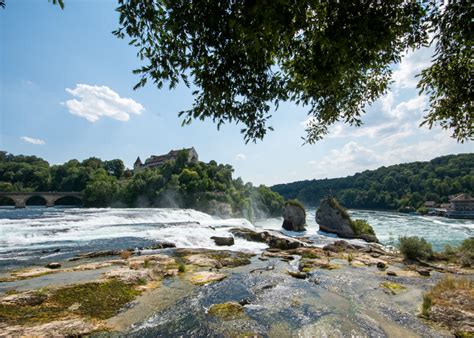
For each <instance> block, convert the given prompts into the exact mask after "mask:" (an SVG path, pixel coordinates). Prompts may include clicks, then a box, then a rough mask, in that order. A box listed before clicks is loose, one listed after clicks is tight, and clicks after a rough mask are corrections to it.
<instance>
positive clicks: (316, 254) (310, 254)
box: [286, 247, 325, 258]
mask: <svg viewBox="0 0 474 338" xmlns="http://www.w3.org/2000/svg"><path fill="white" fill-rule="evenodd" d="M286 253H287V254H289V255H298V256H301V257H302V258H321V257H322V256H324V254H325V253H324V252H323V251H322V249H321V248H311V247H300V248H298V249H292V250H287V251H286Z"/></svg>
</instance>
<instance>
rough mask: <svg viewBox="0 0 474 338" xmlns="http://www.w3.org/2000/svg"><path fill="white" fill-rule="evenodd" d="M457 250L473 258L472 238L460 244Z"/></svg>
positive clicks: (473, 242) (473, 241)
mask: <svg viewBox="0 0 474 338" xmlns="http://www.w3.org/2000/svg"><path fill="white" fill-rule="evenodd" d="M459 250H460V251H462V252H465V253H469V254H471V255H473V256H474V237H470V238H467V239H465V240H464V241H462V242H461V245H460V246H459Z"/></svg>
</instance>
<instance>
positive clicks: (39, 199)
mask: <svg viewBox="0 0 474 338" xmlns="http://www.w3.org/2000/svg"><path fill="white" fill-rule="evenodd" d="M47 204H48V200H47V199H46V198H45V197H44V196H42V195H41V194H33V195H31V196H28V197H26V198H25V205H26V206H30V205H39V206H41V205H43V206H44V205H47Z"/></svg>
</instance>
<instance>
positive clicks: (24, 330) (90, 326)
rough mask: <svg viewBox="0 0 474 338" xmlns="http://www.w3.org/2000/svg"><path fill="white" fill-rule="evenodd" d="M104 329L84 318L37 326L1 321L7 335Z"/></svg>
mask: <svg viewBox="0 0 474 338" xmlns="http://www.w3.org/2000/svg"><path fill="white" fill-rule="evenodd" d="M100 329H104V327H102V324H101V323H97V322H90V321H86V320H84V319H82V318H73V319H66V320H57V321H53V322H50V323H46V324H39V325H35V326H20V325H6V324H2V323H0V332H2V336H3V335H4V336H5V337H18V336H26V337H60V336H69V335H73V336H78V335H87V334H89V333H91V332H94V331H98V330H100Z"/></svg>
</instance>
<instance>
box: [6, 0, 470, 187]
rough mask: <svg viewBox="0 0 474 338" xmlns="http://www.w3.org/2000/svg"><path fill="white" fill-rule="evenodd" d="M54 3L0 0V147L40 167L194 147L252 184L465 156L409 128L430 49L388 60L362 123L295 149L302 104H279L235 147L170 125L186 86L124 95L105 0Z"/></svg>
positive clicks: (113, 22) (133, 60) (129, 83)
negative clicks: (258, 133) (40, 162)
mask: <svg viewBox="0 0 474 338" xmlns="http://www.w3.org/2000/svg"><path fill="white" fill-rule="evenodd" d="M65 3H66V7H65V9H64V10H60V8H59V7H57V6H52V5H51V4H50V3H48V2H47V1H46V0H29V1H28V0H15V1H12V0H7V7H6V9H4V10H1V9H0V80H1V85H0V149H2V150H6V151H8V152H11V153H14V154H32V155H37V156H41V157H43V158H44V159H46V160H48V161H49V162H50V163H53V164H56V163H63V162H65V161H67V160H69V159H71V158H77V159H79V160H82V159H84V158H88V157H90V156H97V157H100V158H102V159H112V158H121V159H122V160H123V161H124V162H125V164H126V166H129V167H131V166H132V164H133V162H134V160H135V159H136V157H137V156H138V155H139V156H140V157H141V158H142V160H144V159H145V158H147V157H148V156H149V155H151V154H161V153H166V152H168V151H169V150H170V149H180V148H183V147H190V146H194V147H195V148H196V149H197V151H198V153H199V155H200V159H201V160H203V161H206V162H207V161H210V160H212V159H214V160H216V161H218V162H221V163H229V164H231V165H233V166H234V168H235V176H241V177H242V178H243V179H244V180H245V181H251V182H253V183H254V184H261V183H263V184H268V185H271V184H275V183H283V182H291V181H295V180H302V179H312V178H325V177H328V178H329V177H339V176H345V175H350V174H354V173H356V172H359V171H362V170H365V169H374V168H377V167H379V166H382V165H390V164H396V163H402V162H409V161H421V160H429V159H431V158H433V157H436V156H439V155H445V154H453V153H464V152H472V151H474V147H473V144H472V142H470V143H465V144H458V143H456V141H455V140H453V139H451V138H450V137H449V135H450V133H449V132H446V131H442V130H441V129H439V128H435V129H433V130H428V129H427V128H425V127H423V128H419V127H418V125H419V122H420V120H421V118H422V116H423V110H424V109H425V108H426V104H427V98H426V97H424V96H419V95H418V91H417V90H416V79H415V77H414V75H415V74H416V73H417V72H419V70H420V69H422V68H423V67H425V66H426V65H427V64H428V62H429V60H430V56H431V50H429V49H425V50H421V51H416V52H414V53H413V52H409V53H408V54H407V56H406V57H405V58H404V60H403V62H402V63H401V64H400V65H396V66H394V77H393V78H394V83H393V85H392V90H391V92H390V93H389V94H388V95H386V96H385V97H383V98H382V99H381V100H379V101H378V102H376V103H375V104H373V105H372V107H370V108H369V109H367V114H366V115H365V116H364V117H363V121H364V123H365V124H364V126H363V127H361V128H351V127H348V126H345V125H342V124H338V125H336V126H334V127H333V128H332V129H331V134H330V135H329V136H327V137H326V138H325V139H324V140H323V141H321V142H318V143H317V144H315V145H304V146H302V140H301V137H302V136H304V128H305V123H308V120H307V116H306V110H305V109H304V108H301V107H297V106H295V105H293V104H283V105H281V106H280V108H279V109H278V110H277V111H276V112H274V113H273V119H272V120H271V123H270V124H271V125H272V126H273V127H274V128H275V131H273V132H269V134H268V135H267V137H266V138H265V139H264V140H263V141H259V142H258V143H257V144H247V145H246V144H245V143H244V141H243V138H242V135H241V134H240V132H239V130H240V128H241V127H240V126H238V125H226V126H224V127H222V128H221V130H220V131H217V130H216V126H215V125H214V124H212V122H210V121H206V122H201V121H194V122H193V123H192V124H191V125H190V126H186V127H181V120H180V119H179V118H178V116H177V112H178V111H180V110H184V109H187V108H189V107H191V105H192V102H193V98H192V95H191V91H192V90H191V89H188V88H186V87H184V86H181V87H178V88H177V89H175V90H173V91H169V90H167V89H162V90H158V89H156V88H155V87H153V86H152V85H147V86H146V87H145V88H142V89H140V90H136V91H134V90H133V89H132V88H133V85H134V84H135V83H136V82H137V81H138V77H137V76H135V75H133V74H132V70H133V69H135V68H137V67H138V66H139V65H140V63H139V61H138V59H137V57H136V51H135V49H134V48H133V47H130V46H128V44H127V42H126V41H125V40H119V39H117V38H116V37H115V36H113V35H112V33H111V32H112V31H113V30H114V29H116V28H117V27H118V15H117V13H116V12H115V11H114V9H115V7H116V1H113V0H110V1H109V0H102V1H92V0H81V1H79V0H75V1H74V0H66V1H65Z"/></svg>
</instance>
